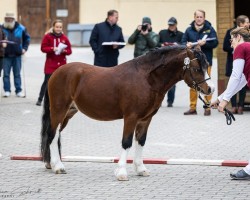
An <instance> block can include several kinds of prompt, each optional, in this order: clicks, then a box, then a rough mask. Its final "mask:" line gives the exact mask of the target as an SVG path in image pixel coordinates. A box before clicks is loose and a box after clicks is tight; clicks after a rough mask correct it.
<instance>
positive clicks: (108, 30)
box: [89, 10, 124, 67]
mask: <svg viewBox="0 0 250 200" xmlns="http://www.w3.org/2000/svg"><path fill="white" fill-rule="evenodd" d="M117 21H118V11H116V10H110V11H108V14H107V19H106V20H105V21H104V22H102V23H99V24H96V25H95V26H94V29H93V30H92V33H91V36H90V40H89V43H90V46H91V47H92V50H93V51H94V54H95V60H94V65H96V66H101V67H113V66H116V65H117V64H118V56H119V49H121V48H123V47H124V45H102V43H103V42H124V38H123V34H122V29H121V28H120V27H119V26H118V25H117Z"/></svg>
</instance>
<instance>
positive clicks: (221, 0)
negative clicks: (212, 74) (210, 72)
mask: <svg viewBox="0 0 250 200" xmlns="http://www.w3.org/2000/svg"><path fill="white" fill-rule="evenodd" d="M216 14H217V34H218V39H219V45H218V48H217V58H218V93H219V94H221V93H222V92H223V91H224V89H225V87H226V84H227V81H228V79H227V77H226V76H225V66H226V56H227V54H226V53H225V52H224V51H223V39H224V36H225V34H226V31H227V30H228V29H229V28H231V27H233V19H234V1H233V0H216Z"/></svg>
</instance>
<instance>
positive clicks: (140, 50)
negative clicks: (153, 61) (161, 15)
mask: <svg viewBox="0 0 250 200" xmlns="http://www.w3.org/2000/svg"><path fill="white" fill-rule="evenodd" d="M128 43H129V44H135V50H134V57H135V58H136V57H138V56H141V55H144V54H146V53H147V52H148V51H149V50H150V49H153V48H155V47H157V45H158V43H159V35H158V34H156V33H155V32H153V31H152V26H151V19H150V18H149V17H143V19H142V25H139V26H138V27H137V29H136V30H135V31H134V33H133V34H132V35H131V36H130V37H129V38H128Z"/></svg>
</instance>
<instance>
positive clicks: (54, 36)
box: [36, 19, 72, 106]
mask: <svg viewBox="0 0 250 200" xmlns="http://www.w3.org/2000/svg"><path fill="white" fill-rule="evenodd" d="M52 25H53V26H52V28H51V29H50V30H49V31H48V32H47V33H46V34H45V35H44V37H43V40H42V44H41V51H42V52H43V53H46V61H45V66H44V74H45V76H44V81H43V83H42V86H41V90H40V93H39V97H38V100H37V102H36V105H37V106H41V104H42V100H43V97H44V94H45V91H46V88H47V84H48V81H49V78H50V76H51V75H52V73H53V72H54V71H56V69H58V68H59V67H61V66H62V65H64V64H66V63H67V60H66V56H68V55H70V54H71V53H72V50H71V44H70V41H69V39H68V37H67V36H66V35H64V34H63V32H62V30H63V22H62V20H60V19H57V20H55V21H54V22H53V24H52Z"/></svg>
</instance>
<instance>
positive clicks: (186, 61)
mask: <svg viewBox="0 0 250 200" xmlns="http://www.w3.org/2000/svg"><path fill="white" fill-rule="evenodd" d="M194 60H198V58H193V59H192V60H190V58H189V57H186V58H185V59H184V66H183V70H184V72H183V76H184V75H185V72H186V71H187V70H189V72H190V76H191V78H192V83H191V84H188V85H191V87H192V88H194V89H195V90H196V91H198V92H201V91H202V89H201V87H200V86H199V85H200V84H201V83H204V82H206V81H207V80H209V79H211V78H210V77H209V78H207V79H205V80H203V81H200V82H197V81H195V79H194V77H193V75H192V72H191V67H190V63H191V62H192V61H194ZM192 69H193V71H194V72H198V71H199V69H194V68H192Z"/></svg>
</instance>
